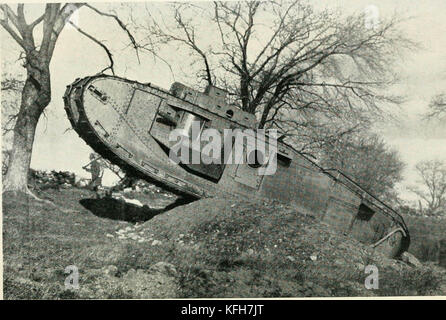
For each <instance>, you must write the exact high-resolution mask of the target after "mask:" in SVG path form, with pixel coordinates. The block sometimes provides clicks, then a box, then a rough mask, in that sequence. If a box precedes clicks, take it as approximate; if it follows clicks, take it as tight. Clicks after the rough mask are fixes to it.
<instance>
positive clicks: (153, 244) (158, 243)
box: [152, 240, 161, 246]
mask: <svg viewBox="0 0 446 320" xmlns="http://www.w3.org/2000/svg"><path fill="white" fill-rule="evenodd" d="M160 244H161V241H159V240H153V242H152V246H157V245H160Z"/></svg>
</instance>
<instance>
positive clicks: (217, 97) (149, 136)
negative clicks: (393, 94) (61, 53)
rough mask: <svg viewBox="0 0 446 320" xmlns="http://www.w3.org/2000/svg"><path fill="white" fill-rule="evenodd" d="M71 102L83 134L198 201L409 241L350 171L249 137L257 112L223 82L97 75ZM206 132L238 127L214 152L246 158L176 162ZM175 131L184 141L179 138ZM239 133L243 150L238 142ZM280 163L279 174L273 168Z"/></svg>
mask: <svg viewBox="0 0 446 320" xmlns="http://www.w3.org/2000/svg"><path fill="white" fill-rule="evenodd" d="M63 99H64V104H65V110H66V113H67V115H68V119H69V120H70V123H71V125H72V127H73V129H74V130H75V131H76V132H77V133H78V135H79V136H80V137H81V138H82V139H83V140H84V141H85V142H86V143H87V144H88V145H90V146H91V147H92V148H93V149H94V150H95V151H96V152H97V153H99V154H100V155H101V156H102V157H104V158H106V159H108V160H109V161H111V162H112V163H113V164H116V165H118V166H120V167H121V168H122V169H123V170H125V171H127V172H129V173H130V174H132V175H134V176H137V177H139V178H142V179H145V180H147V181H149V182H152V183H155V184H157V185H159V186H161V187H163V188H165V189H168V190H170V191H173V192H175V193H177V194H179V195H182V196H186V197H191V198H195V199H200V198H207V197H220V198H222V197H228V198H229V197H234V196H236V197H242V198H251V199H259V200H262V199H275V200H278V201H281V202H284V203H288V204H292V205H294V206H296V207H297V209H298V211H300V212H302V213H305V214H311V215H313V216H316V217H317V218H318V219H320V221H323V222H326V223H328V224H329V225H330V226H331V227H332V228H333V229H334V230H336V231H338V232H341V233H344V234H348V235H350V236H352V237H354V238H355V239H357V240H359V241H361V242H362V243H365V244H367V245H371V246H373V247H375V248H376V249H377V250H379V251H380V252H382V253H384V254H385V255H387V256H388V257H392V258H398V257H399V256H400V255H401V254H402V253H403V252H404V251H406V250H407V249H408V247H409V244H410V236H409V231H408V229H407V226H406V224H405V223H404V219H403V218H402V216H401V215H399V214H398V213H397V212H395V211H394V210H393V209H392V208H390V207H389V206H388V205H386V204H385V203H383V202H382V201H380V200H379V199H377V198H376V197H374V196H373V195H372V194H370V193H368V192H367V191H365V190H364V189H363V188H361V186H359V185H358V184H357V183H356V182H354V181H353V180H352V179H351V178H350V177H348V176H347V175H346V174H344V173H342V172H341V171H339V170H337V169H324V168H322V167H320V166H319V165H318V164H317V163H315V162H314V161H312V160H310V159H309V158H307V157H306V156H304V155H303V154H301V153H300V152H298V151H297V150H295V149H294V148H293V147H292V146H290V145H288V144H286V143H284V142H281V141H279V140H276V139H273V137H271V136H270V135H268V133H266V134H265V135H264V136H262V137H261V138H259V136H256V139H249V137H250V135H252V132H253V131H254V129H255V128H256V118H255V116H254V115H252V114H250V113H247V112H244V111H242V110H241V109H239V108H238V107H237V106H235V105H231V104H228V103H227V102H226V92H225V91H224V90H221V89H219V88H217V87H213V86H208V87H207V88H206V90H205V91H204V92H199V91H197V90H194V89H192V88H189V87H187V86H185V85H183V84H181V83H178V82H176V83H174V84H172V86H171V88H170V90H165V89H162V88H159V87H157V86H155V85H153V84H151V83H139V82H136V81H131V80H128V79H124V78H119V77H116V76H108V75H96V76H91V77H86V78H83V79H77V80H76V81H75V82H74V83H72V84H71V85H68V86H67V89H66V92H65V95H64V97H63ZM193 125H195V128H193ZM194 129H195V130H194ZM205 129H214V131H213V132H217V133H220V134H221V136H222V137H224V138H225V137H226V134H227V131H225V130H228V129H231V130H232V131H231V132H232V133H234V135H233V136H231V137H230V139H224V140H225V141H224V142H225V143H224V145H225V148H226V147H227V148H228V149H225V150H222V152H221V153H220V154H218V152H216V153H215V154H213V153H212V156H211V157H219V158H220V159H221V160H223V158H222V157H225V156H227V155H228V154H229V153H230V154H231V156H233V158H232V159H235V160H242V161H233V162H232V163H228V161H220V162H219V161H212V159H210V160H211V161H201V162H199V163H196V162H194V161H185V158H181V159H179V160H178V161H172V154H174V153H172V151H173V150H174V149H175V148H176V149H179V147H181V150H182V151H183V150H186V151H190V153H189V158H188V159H189V160H190V159H191V158H193V157H194V155H197V153H198V156H203V158H201V159H205V155H204V154H200V153H203V152H202V150H204V149H202V147H203V146H204V145H203V143H204V142H203V141H202V139H200V138H202V135H204V132H209V130H208V131H205ZM174 132H175V133H176V135H177V138H178V139H177V140H176V141H172V133H174ZM182 137H185V138H189V141H190V140H192V145H190V144H189V145H184V144H183V142H182V141H183V140H182ZM238 138H240V139H241V140H239V141H242V145H243V148H241V150H239V149H240V148H239V149H237V148H236V145H238V144H237V143H234V141H237V139H238ZM186 140H187V139H186ZM184 141H185V140H184ZM228 141H229V142H228ZM252 141H255V145H252V143H253V142H252ZM259 141H260V142H261V143H260V144H261V145H262V146H263V148H259ZM194 143H195V148H194ZM197 146H198V148H196V147H197ZM236 149H237V150H236ZM228 151H229V152H228ZM185 154H186V153H185ZM206 156H208V157H209V153H206ZM237 157H238V158H237ZM259 158H261V159H262V160H259ZM225 159H226V158H225ZM253 159H254V160H253ZM214 160H215V159H214ZM243 160H246V161H243ZM273 162H274V172H273V173H268V170H269V169H270V167H271V165H272V163H273Z"/></svg>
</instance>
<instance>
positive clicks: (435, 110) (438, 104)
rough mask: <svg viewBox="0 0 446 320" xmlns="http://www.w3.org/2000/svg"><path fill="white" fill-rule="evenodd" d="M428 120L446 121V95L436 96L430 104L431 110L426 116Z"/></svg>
mask: <svg viewBox="0 0 446 320" xmlns="http://www.w3.org/2000/svg"><path fill="white" fill-rule="evenodd" d="M424 119H426V120H434V119H437V120H444V119H446V94H444V93H442V94H438V95H436V96H434V97H433V98H432V99H431V101H430V103H429V110H428V112H427V113H426V114H425V115H424Z"/></svg>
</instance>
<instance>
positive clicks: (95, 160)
mask: <svg viewBox="0 0 446 320" xmlns="http://www.w3.org/2000/svg"><path fill="white" fill-rule="evenodd" d="M100 158H101V157H100V156H99V155H97V154H96V153H94V152H92V153H91V154H90V163H88V164H87V165H85V166H83V167H82V169H84V170H85V171H88V172H90V173H91V181H90V184H89V185H88V187H89V188H90V189H91V190H93V191H97V190H98V188H99V187H100V186H102V176H103V175H104V168H103V166H102V163H101V161H100Z"/></svg>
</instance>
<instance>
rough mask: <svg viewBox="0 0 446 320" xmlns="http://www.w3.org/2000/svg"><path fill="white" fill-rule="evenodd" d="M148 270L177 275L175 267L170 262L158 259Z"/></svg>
mask: <svg viewBox="0 0 446 320" xmlns="http://www.w3.org/2000/svg"><path fill="white" fill-rule="evenodd" d="M149 271H150V272H154V273H155V272H158V273H164V274H167V275H169V276H172V277H176V276H177V269H176V268H175V266H174V265H173V264H171V263H167V262H164V261H160V262H158V263H155V264H154V265H152V266H151V267H150V268H149Z"/></svg>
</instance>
